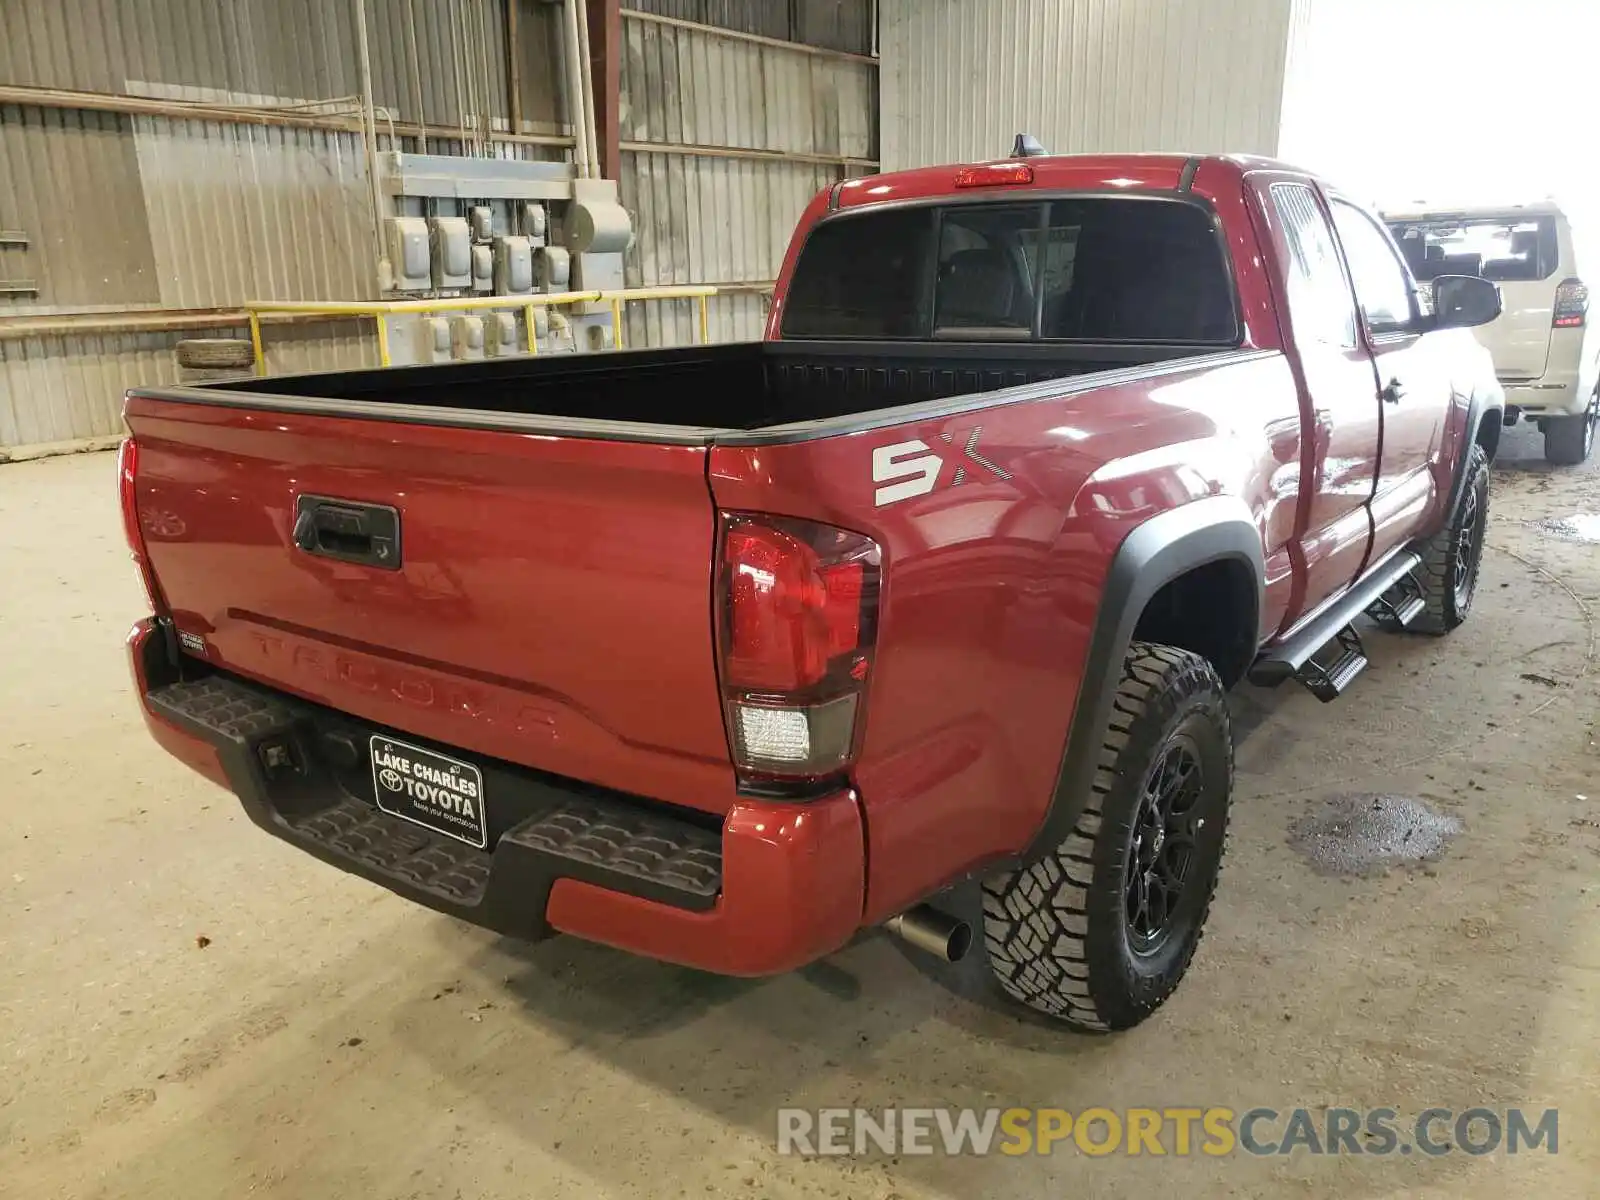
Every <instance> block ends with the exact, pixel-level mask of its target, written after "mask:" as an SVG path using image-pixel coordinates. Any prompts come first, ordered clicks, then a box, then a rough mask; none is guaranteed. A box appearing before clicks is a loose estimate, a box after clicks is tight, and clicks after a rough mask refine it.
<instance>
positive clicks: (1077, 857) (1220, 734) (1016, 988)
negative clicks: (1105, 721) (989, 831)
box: [983, 642, 1233, 1032]
mask: <svg viewBox="0 0 1600 1200" xmlns="http://www.w3.org/2000/svg"><path fill="white" fill-rule="evenodd" d="M1174 747H1179V748H1182V750H1183V752H1184V753H1188V752H1190V751H1192V752H1193V757H1194V759H1195V761H1196V762H1197V763H1198V766H1199V769H1200V773H1201V778H1200V782H1199V792H1200V794H1199V798H1198V799H1197V800H1195V802H1194V805H1193V807H1192V810H1185V811H1192V812H1193V813H1194V814H1195V815H1196V819H1197V821H1198V824H1197V825H1196V826H1195V836H1194V838H1193V842H1192V845H1193V849H1192V851H1191V852H1190V855H1189V858H1188V867H1187V874H1186V875H1185V876H1184V879H1185V882H1184V884H1183V886H1182V888H1181V889H1180V890H1179V893H1178V899H1177V902H1176V903H1175V904H1173V905H1172V912H1173V914H1174V915H1173V917H1172V923H1173V928H1172V930H1171V933H1170V935H1169V936H1168V937H1167V939H1166V940H1165V941H1164V942H1163V943H1161V944H1160V945H1159V946H1158V947H1156V948H1155V949H1154V950H1153V952H1150V953H1140V952H1137V951H1136V950H1135V947H1134V939H1135V937H1136V935H1135V934H1134V933H1133V931H1132V929H1131V924H1132V922H1131V920H1130V916H1129V895H1130V892H1129V888H1130V873H1129V856H1130V855H1133V854H1138V853H1139V849H1138V848H1137V846H1136V832H1137V831H1138V829H1139V826H1140V821H1141V816H1142V815H1143V814H1144V813H1145V811H1146V807H1145V806H1146V789H1147V787H1148V786H1149V785H1150V784H1151V783H1152V781H1153V780H1154V778H1155V776H1156V772H1157V770H1158V768H1161V767H1162V765H1163V764H1165V763H1169V762H1170V761H1171V757H1170V756H1171V753H1172V751H1173V748H1174ZM1232 792H1233V740H1232V735H1231V732H1230V730H1229V725H1228V708H1227V703H1226V699H1225V696H1224V691H1223V687H1222V681H1221V680H1220V679H1219V678H1218V677H1217V672H1216V670H1215V669H1214V668H1213V667H1212V665H1211V664H1210V663H1209V662H1208V661H1206V660H1205V659H1204V658H1201V657H1200V656H1199V655H1197V654H1191V653H1189V652H1188V651H1186V650H1178V649H1175V648H1173V647H1171V646H1161V645H1156V644H1154V643H1150V642H1134V643H1133V644H1132V645H1131V646H1129V648H1128V653H1127V655H1126V657H1125V658H1124V659H1123V663H1122V676H1121V680H1120V682H1119V683H1118V685H1117V693H1116V697H1115V700H1114V703H1113V709H1112V714H1111V724H1110V727H1109V728H1108V729H1107V730H1106V735H1105V740H1104V742H1103V743H1102V745H1101V747H1100V755H1099V761H1098V763H1097V765H1096V769H1095V774H1094V782H1093V786H1092V788H1091V791H1090V794H1089V796H1088V797H1087V799H1086V802H1085V804H1084V808H1083V811H1082V813H1081V814H1080V815H1079V817H1078V820H1077V823H1076V825H1075V826H1074V828H1073V830H1072V832H1071V833H1069V834H1068V835H1067V837H1066V839H1065V840H1064V841H1063V842H1062V843H1061V844H1060V845H1059V846H1058V847H1056V849H1055V850H1054V851H1052V852H1051V853H1049V854H1047V855H1045V856H1044V857H1043V858H1041V859H1039V860H1038V861H1037V862H1034V863H1032V864H1030V865H1028V866H1026V867H1023V868H1021V869H1019V870H1016V871H1008V872H1005V873H1004V874H1000V875H996V876H994V877H992V878H990V879H988V880H985V881H984V884H983V909H984V920H983V925H984V942H985V945H986V947H987V949H988V954H989V964H990V966H991V968H992V969H993V971H994V973H995V976H996V978H997V979H998V980H999V983H1000V986H1001V988H1002V989H1003V990H1004V991H1005V992H1006V993H1007V994H1008V995H1010V996H1012V997H1013V998H1015V999H1017V1000H1020V1001H1022V1002H1023V1003H1024V1004H1027V1005H1029V1006H1030V1007H1032V1008H1035V1009H1037V1010H1039V1011H1040V1012H1043V1013H1047V1014H1049V1015H1050V1016H1052V1017H1057V1018H1059V1019H1061V1020H1063V1021H1065V1022H1066V1023H1067V1024H1069V1025H1071V1026H1074V1027H1076V1028H1078V1029H1082V1030H1088V1031H1094V1032H1106V1031H1109V1030H1117V1029H1129V1028H1131V1027H1133V1026H1134V1025H1137V1024H1139V1022H1141V1021H1143V1020H1144V1019H1145V1018H1146V1017H1148V1016H1149V1015H1150V1014H1151V1013H1153V1012H1154V1011H1155V1010H1156V1009H1157V1008H1159V1007H1160V1006H1161V1004H1162V1003H1163V1002H1164V1001H1165V1000H1166V999H1167V997H1168V996H1170V995H1171V994H1172V992H1173V991H1174V989H1176V988H1177V986H1178V981H1179V980H1180V979H1182V978H1183V974H1184V972H1185V971H1186V970H1188V967H1189V962H1190V960H1191V959H1192V958H1193V957H1194V952H1195V948H1196V946H1198V945H1199V942H1200V935H1201V933H1202V931H1203V930H1204V928H1205V922H1206V917H1207V915H1208V913H1209V912H1210V908H1211V898H1212V895H1213V894H1214V893H1215V891H1216V884H1217V874H1218V872H1219V871H1220V869H1221V866H1222V852H1223V845H1224V842H1225V840H1226V837H1227V827H1228V802H1229V799H1230V797H1231V795H1232ZM1151 844H1152V845H1155V846H1156V851H1157V853H1159V850H1160V848H1161V846H1160V842H1156V841H1152V843H1151ZM1180 844H1182V840H1181V839H1178V838H1176V837H1174V841H1173V845H1174V846H1177V845H1180ZM1169 852H1170V848H1169Z"/></svg>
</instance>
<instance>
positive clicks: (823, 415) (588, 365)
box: [137, 342, 1217, 441]
mask: <svg viewBox="0 0 1600 1200" xmlns="http://www.w3.org/2000/svg"><path fill="white" fill-rule="evenodd" d="M1215 353H1217V348H1216V347H1214V346H1208V347H1201V346H1191V345H1176V344H1174V345H1156V344H1143V345H1128V344H1113V343H1102V344H1092V343H1073V344H1035V345H1005V346H995V345H970V346H964V345H947V344H915V343H913V344H908V343H905V342H882V343H873V342H787V343H786V342H735V343H728V344H723V345H715V346H684V347H675V348H671V349H665V350H624V351H618V352H614V353H608V354H603V355H563V356H555V355H547V356H544V357H519V358H512V359H502V360H494V361H484V362H478V363H445V364H440V365H437V366H422V367H402V368H390V369H387V370H366V371H339V372H329V373H322V374H311V375H298V376H288V377H277V378H268V379H252V380H245V381H240V382H228V383H222V384H216V385H211V386H210V387H208V388H207V389H205V390H206V391H207V392H208V393H210V394H211V395H212V396H213V398H214V399H216V400H219V401H220V400H222V399H223V397H222V396H221V393H224V392H226V393H239V394H241V396H248V397H251V398H257V397H259V398H260V399H259V400H258V401H254V403H252V406H254V407H262V408H267V409H271V408H276V407H280V406H282V405H283V402H284V401H292V402H293V403H292V404H289V405H288V407H290V408H293V409H294V410H296V411H310V412H319V411H320V412H326V413H330V414H334V413H336V414H338V415H341V416H351V415H360V414H361V412H362V411H363V410H364V409H365V406H366V405H368V404H380V405H383V406H385V410H380V411H371V412H370V413H369V415H373V416H383V417H387V418H391V419H394V418H401V417H404V416H406V415H408V414H407V413H406V412H405V411H404V410H407V409H410V410H428V409H431V410H439V409H449V410H457V411H461V412H468V411H470V412H474V413H494V414H517V415H521V416H535V417H542V418H556V419H565V420H572V421H579V422H590V421H604V422H617V423H621V424H624V425H636V426H648V427H651V430H652V433H653V434H655V435H657V436H659V431H660V430H661V429H662V428H663V427H665V428H676V429H679V430H685V431H690V432H689V434H688V436H687V437H683V438H680V439H679V440H690V441H694V440H700V437H699V435H701V434H704V433H706V432H708V431H715V430H758V429H765V428H770V427H773V426H781V425H791V424H795V423H799V422H807V421H818V420H825V419H828V418H835V417H842V416H850V415H855V414H860V413H866V412H872V411H874V410H877V409H885V408H894V407H898V406H901V405H906V404H916V403H921V402H924V401H931V400H943V399H949V398H952V397H958V396H969V395H974V394H977V393H983V392H992V391H998V390H1000V389H1002V388H1008V387H1015V386H1018V385H1022V384H1028V383H1036V382H1039V381H1041V380H1047V379H1060V378H1065V377H1069V376H1078V375H1086V374H1090V373H1100V372H1108V371H1119V370H1125V369H1128V368H1137V367H1143V366H1148V365H1151V364H1156V363H1161V362H1167V361H1171V360H1175V359H1182V358H1189V357H1193V356H1196V355H1200V354H1215ZM137 390H138V391H140V392H143V393H145V394H149V395H158V394H161V390H159V389H151V390H148V391H147V390H146V389H137ZM168 394H169V395H170V393H168ZM241 402H242V403H251V402H250V401H241ZM409 415H411V416H412V417H413V419H418V416H417V414H416V413H415V412H413V413H411V414H409ZM435 415H437V414H435ZM472 423H474V424H484V423H486V422H481V421H474V422H472ZM582 432H585V433H591V434H593V433H597V432H598V431H595V430H591V429H584V430H582Z"/></svg>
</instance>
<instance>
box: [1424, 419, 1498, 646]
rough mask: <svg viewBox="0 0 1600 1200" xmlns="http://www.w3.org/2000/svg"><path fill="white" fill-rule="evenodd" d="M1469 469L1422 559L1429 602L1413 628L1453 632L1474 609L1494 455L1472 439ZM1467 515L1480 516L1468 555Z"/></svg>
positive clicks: (1470, 517) (1440, 632) (1436, 632)
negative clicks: (1453, 505)
mask: <svg viewBox="0 0 1600 1200" xmlns="http://www.w3.org/2000/svg"><path fill="white" fill-rule="evenodd" d="M1466 471H1467V479H1466V483H1465V484H1464V485H1463V486H1462V488H1461V498H1460V499H1459V500H1458V501H1456V508H1455V511H1454V512H1453V513H1451V514H1450V520H1449V522H1448V523H1446V525H1445V527H1444V528H1443V529H1441V530H1440V531H1439V532H1438V533H1436V534H1435V535H1434V536H1433V537H1432V538H1431V539H1430V540H1429V541H1428V543H1427V547H1426V548H1425V549H1424V551H1423V554H1422V565H1421V566H1420V567H1418V568H1417V582H1418V583H1419V584H1420V585H1421V587H1422V599H1423V602H1424V603H1425V604H1426V606H1427V607H1425V608H1424V609H1423V610H1422V613H1421V614H1420V615H1419V616H1418V617H1417V619H1416V620H1415V621H1413V622H1412V623H1411V626H1410V628H1411V629H1413V630H1415V631H1416V632H1418V633H1431V634H1436V635H1438V634H1446V633H1449V632H1450V631H1451V630H1452V629H1454V628H1455V627H1456V626H1457V625H1460V624H1461V622H1463V621H1465V620H1466V619H1467V614H1468V613H1469V612H1471V611H1472V598H1473V596H1474V595H1475V594H1476V593H1477V589H1478V570H1479V564H1480V563H1482V561H1483V540H1484V536H1485V533H1486V531H1487V529H1488V525H1489V456H1488V455H1487V454H1486V453H1484V449H1483V447H1482V446H1479V445H1477V444H1474V445H1473V447H1472V450H1471V451H1470V453H1469V454H1468V457H1467V466H1466ZM1468 519H1472V520H1474V521H1475V527H1474V528H1473V530H1472V531H1471V533H1470V542H1471V544H1470V545H1469V546H1468V547H1467V549H1466V553H1465V554H1464V555H1463V554H1462V553H1461V550H1462V538H1463V536H1464V529H1463V526H1464V525H1465V523H1466V521H1467V520H1468ZM1463 569H1464V570H1465V572H1466V573H1465V576H1463V574H1462V570H1463ZM1463 579H1464V580H1465V582H1464V584H1463Z"/></svg>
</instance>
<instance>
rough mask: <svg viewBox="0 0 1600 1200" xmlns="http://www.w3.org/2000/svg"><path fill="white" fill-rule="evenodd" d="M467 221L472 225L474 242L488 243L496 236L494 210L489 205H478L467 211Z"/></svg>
mask: <svg viewBox="0 0 1600 1200" xmlns="http://www.w3.org/2000/svg"><path fill="white" fill-rule="evenodd" d="M467 220H468V221H469V222H470V223H471V225H472V240H473V241H475V242H487V241H488V240H489V239H490V238H492V237H493V236H494V209H492V208H490V207H489V206H488V205H487V204H476V205H473V207H471V208H469V209H467Z"/></svg>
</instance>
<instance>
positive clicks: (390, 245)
mask: <svg viewBox="0 0 1600 1200" xmlns="http://www.w3.org/2000/svg"><path fill="white" fill-rule="evenodd" d="M384 235H385V240H386V242H387V246H386V249H387V250H388V253H389V266H390V269H391V270H392V271H393V272H394V290H395V291H397V292H425V291H427V290H428V288H429V287H430V286H432V284H433V270H432V267H431V265H430V255H429V250H428V223H427V222H426V221H425V220H423V219H422V218H421V217H390V218H389V219H388V220H387V221H385V222H384Z"/></svg>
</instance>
